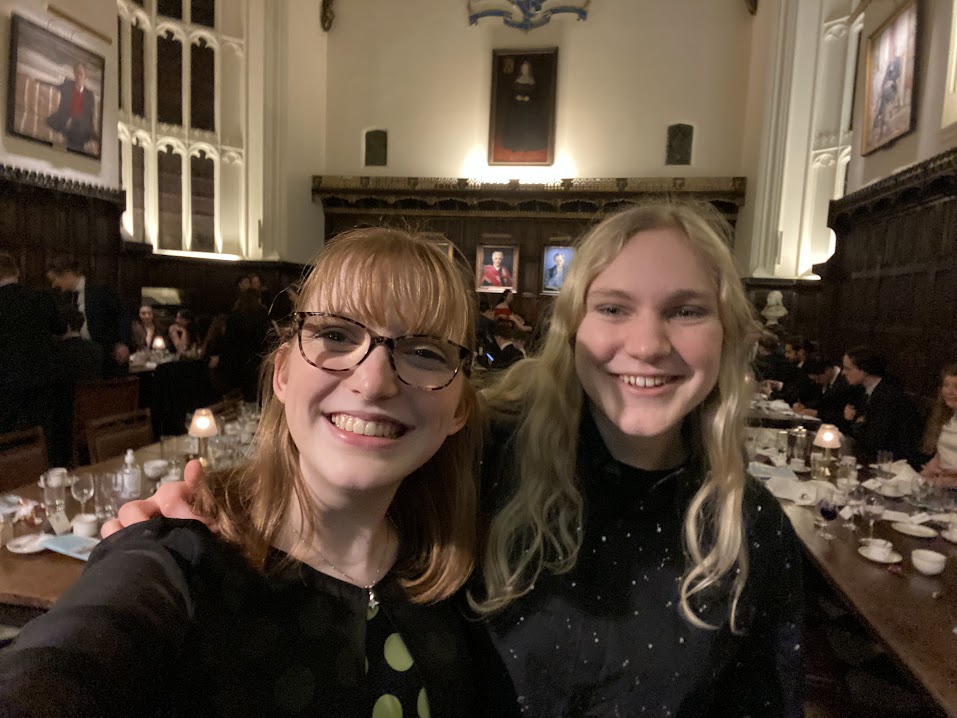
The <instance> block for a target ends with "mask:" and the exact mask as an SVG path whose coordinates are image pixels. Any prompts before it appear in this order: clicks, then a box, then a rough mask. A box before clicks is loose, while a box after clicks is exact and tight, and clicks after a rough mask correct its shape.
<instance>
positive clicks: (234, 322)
mask: <svg viewBox="0 0 957 718" xmlns="http://www.w3.org/2000/svg"><path fill="white" fill-rule="evenodd" d="M259 299H260V295H259V292H258V291H257V290H256V289H254V288H252V287H250V288H249V289H247V290H246V291H245V292H243V293H242V294H240V295H239V300H238V301H237V302H236V308H235V309H234V310H233V311H232V313H231V314H230V315H229V316H228V317H227V318H226V326H225V327H224V328H223V342H222V351H221V352H220V365H221V367H222V370H223V374H224V375H225V377H226V382H227V385H228V386H229V388H230V389H232V388H241V389H242V390H243V399H244V400H245V401H250V402H251V401H256V391H257V384H258V382H259V365H260V363H261V361H262V359H263V356H264V354H265V350H266V338H267V337H268V336H269V332H270V330H271V329H272V324H271V323H270V321H269V313H268V312H267V311H266V308H265V307H264V306H263V305H262V303H261V302H260V300H259Z"/></svg>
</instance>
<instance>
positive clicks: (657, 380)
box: [619, 374, 674, 389]
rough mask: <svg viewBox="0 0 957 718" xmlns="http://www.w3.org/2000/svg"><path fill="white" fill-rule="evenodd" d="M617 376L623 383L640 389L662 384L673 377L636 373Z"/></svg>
mask: <svg viewBox="0 0 957 718" xmlns="http://www.w3.org/2000/svg"><path fill="white" fill-rule="evenodd" d="M619 378H620V379H621V381H622V382H623V383H624V384H628V385H629V386H637V387H639V388H642V389H648V388H651V387H656V386H664V385H665V384H667V383H668V382H670V381H672V380H673V379H674V377H673V376H661V375H657V376H638V375H636V374H620V375H619Z"/></svg>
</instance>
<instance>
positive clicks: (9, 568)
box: [0, 443, 162, 609]
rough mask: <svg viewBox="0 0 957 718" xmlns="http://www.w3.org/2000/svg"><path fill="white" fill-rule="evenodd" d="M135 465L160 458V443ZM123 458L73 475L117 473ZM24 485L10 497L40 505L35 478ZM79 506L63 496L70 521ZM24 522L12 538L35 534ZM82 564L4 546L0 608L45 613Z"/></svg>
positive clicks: (139, 455) (137, 453)
mask: <svg viewBox="0 0 957 718" xmlns="http://www.w3.org/2000/svg"><path fill="white" fill-rule="evenodd" d="M134 456H135V458H136V461H137V463H139V464H142V463H143V462H144V461H148V460H150V459H159V458H162V446H161V444H160V443H154V444H150V445H148V446H145V447H143V448H140V449H137V450H135V451H134ZM122 465H123V456H114V457H112V458H110V459H106V460H105V461H101V462H99V463H96V464H91V465H89V466H84V467H81V468H77V469H74V470H73V471H72V473H73V474H74V475H81V474H88V473H92V474H97V473H107V472H116V471H119V469H120V468H121V466H122ZM23 478H24V483H23V484H22V485H20V486H19V487H17V488H15V489H13V490H12V491H11V492H10V493H11V494H14V495H17V496H20V497H22V498H24V499H28V500H32V501H36V502H38V503H39V504H40V505H42V504H43V489H41V488H40V486H39V484H38V477H32V476H31V477H26V476H25V477H23ZM79 508H80V507H79V503H78V502H77V501H76V500H75V499H74V498H73V497H72V495H70V492H69V490H67V492H66V513H67V516H68V517H69V518H72V517H73V516H74V515H76V514H77V513H79ZM39 530H40V528H37V527H30V526H28V525H27V524H26V522H24V521H18V522H16V523H15V524H14V536H15V537H16V536H21V535H24V534H27V533H31V532H37V531H39ZM84 566H85V563H84V562H83V561H80V560H78V559H75V558H72V557H70V556H66V555H63V554H60V553H56V552H54V551H40V552H39V553H32V554H17V553H13V552H11V551H10V550H9V549H8V548H6V547H5V546H4V547H3V548H0V604H3V605H8V606H20V607H28V608H33V609H47V608H49V607H50V606H52V605H53V604H54V603H55V602H56V600H57V599H58V598H59V597H60V595H61V594H62V593H63V592H64V591H66V589H67V588H69V587H70V586H71V585H72V584H73V583H74V582H75V581H76V580H77V578H79V576H80V574H81V573H82V572H83V567H84Z"/></svg>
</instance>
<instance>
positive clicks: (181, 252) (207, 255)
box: [153, 248, 242, 262]
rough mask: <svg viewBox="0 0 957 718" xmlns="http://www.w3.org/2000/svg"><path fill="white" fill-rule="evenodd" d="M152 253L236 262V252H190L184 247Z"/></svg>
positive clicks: (157, 250) (237, 257) (155, 250)
mask: <svg viewBox="0 0 957 718" xmlns="http://www.w3.org/2000/svg"><path fill="white" fill-rule="evenodd" d="M153 253H154V254H168V255H171V256H173V257H196V258H198V259H219V260H221V261H223V262H238V261H239V260H240V259H242V257H240V256H239V255H238V254H220V253H218V252H192V251H189V250H186V249H155V248H154V250H153Z"/></svg>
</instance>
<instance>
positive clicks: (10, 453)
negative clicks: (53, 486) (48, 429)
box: [0, 426, 48, 492]
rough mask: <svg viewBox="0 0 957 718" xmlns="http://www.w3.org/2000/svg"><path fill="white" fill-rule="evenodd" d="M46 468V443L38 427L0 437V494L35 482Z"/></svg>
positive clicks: (41, 430)
mask: <svg viewBox="0 0 957 718" xmlns="http://www.w3.org/2000/svg"><path fill="white" fill-rule="evenodd" d="M47 468H48V464H47V442H46V439H45V438H44V436H43V429H41V428H40V427H39V426H36V427H34V428H32V429H26V430H24V431H14V432H11V433H9V434H2V435H0V492H4V491H11V490H13V489H15V488H17V487H18V486H23V485H24V484H29V483H31V482H36V481H37V480H38V479H39V478H40V474H42V473H43V472H44V471H46V470H47Z"/></svg>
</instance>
